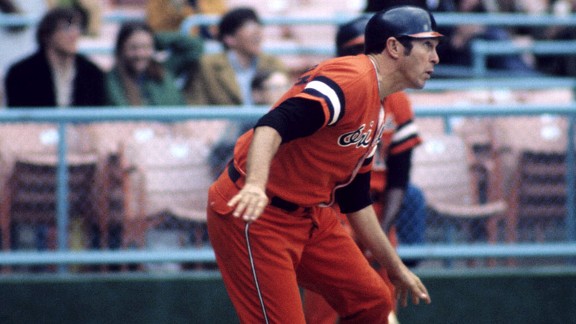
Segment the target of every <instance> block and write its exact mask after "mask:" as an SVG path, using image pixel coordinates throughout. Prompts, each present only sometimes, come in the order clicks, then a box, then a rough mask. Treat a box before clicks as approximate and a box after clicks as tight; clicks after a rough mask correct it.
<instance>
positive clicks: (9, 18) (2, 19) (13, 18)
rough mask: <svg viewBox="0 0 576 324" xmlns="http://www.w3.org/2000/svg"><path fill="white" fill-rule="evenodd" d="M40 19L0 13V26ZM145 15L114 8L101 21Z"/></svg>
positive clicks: (129, 18) (117, 20)
mask: <svg viewBox="0 0 576 324" xmlns="http://www.w3.org/2000/svg"><path fill="white" fill-rule="evenodd" d="M40 19H42V15H41V14H40V15H39V14H6V13H0V27H8V26H34V25H36V24H38V22H39V21H40ZM145 19H146V15H145V14H144V13H141V12H132V11H122V10H114V11H111V12H107V13H105V14H103V15H102V21H103V22H111V23H122V22H125V21H144V20H145Z"/></svg>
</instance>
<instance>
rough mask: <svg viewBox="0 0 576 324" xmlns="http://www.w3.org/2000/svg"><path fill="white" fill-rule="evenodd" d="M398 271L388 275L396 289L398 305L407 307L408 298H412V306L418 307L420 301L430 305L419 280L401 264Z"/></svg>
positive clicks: (429, 300)
mask: <svg viewBox="0 0 576 324" xmlns="http://www.w3.org/2000/svg"><path fill="white" fill-rule="evenodd" d="M399 270H400V271H399V272H398V273H396V274H394V273H389V274H388V275H389V277H390V280H391V281H392V283H393V284H394V286H395V288H396V289H395V291H396V298H397V299H398V300H399V301H400V304H401V305H402V306H403V307H406V306H408V298H409V296H411V297H412V303H413V304H414V305H418V304H419V303H420V301H421V300H422V301H424V302H425V303H426V304H430V303H431V302H432V300H431V299H430V294H429V293H428V290H427V289H426V286H424V284H423V283H422V281H421V280H420V278H418V276H416V275H415V274H414V273H413V272H412V271H410V270H409V269H408V268H407V267H406V266H404V265H403V264H402V265H401V267H400V269H399Z"/></svg>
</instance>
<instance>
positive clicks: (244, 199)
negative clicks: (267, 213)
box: [228, 183, 268, 222]
mask: <svg viewBox="0 0 576 324" xmlns="http://www.w3.org/2000/svg"><path fill="white" fill-rule="evenodd" d="M267 205H268V197H267V196H266V192H265V191H264V189H262V188H260V187H259V186H256V185H251V184H248V183H247V184H245V185H244V187H243V188H242V189H241V190H240V191H239V192H238V193H237V194H236V195H235V196H234V197H232V199H230V201H228V206H229V207H236V208H235V209H234V212H233V213H232V215H234V217H242V219H244V220H245V221H246V222H252V221H255V220H257V219H258V217H260V215H261V214H262V212H263V211H264V208H266V206H267Z"/></svg>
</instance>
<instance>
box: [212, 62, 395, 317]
mask: <svg viewBox="0 0 576 324" xmlns="http://www.w3.org/2000/svg"><path fill="white" fill-rule="evenodd" d="M291 103H292V104H291ZM294 103H296V104H294ZM384 106H385V105H383V104H382V102H381V101H380V98H379V95H378V82H377V76H376V69H375V67H374V65H373V64H372V62H371V61H370V59H369V58H368V57H367V56H365V55H359V56H355V57H343V58H336V59H332V60H328V61H326V62H323V63H321V64H320V65H318V66H316V67H315V68H313V69H311V70H310V71H308V72H306V73H304V74H303V75H302V76H301V77H300V79H299V80H298V82H296V84H295V85H294V86H293V87H292V88H291V89H290V90H289V91H288V92H287V93H286V94H285V95H284V96H283V97H282V98H281V99H280V100H279V101H278V103H277V104H276V105H275V107H274V108H273V109H272V110H271V111H270V112H269V113H268V114H267V115H265V116H264V117H263V118H262V119H261V120H260V121H259V123H258V124H257V126H256V127H259V126H260V125H266V126H271V127H274V128H275V129H276V130H277V131H278V132H279V134H281V135H282V140H283V142H282V144H281V145H280V147H279V149H278V151H277V153H276V154H275V156H274V158H273V160H272V163H271V168H270V176H269V181H268V183H267V187H266V192H267V195H268V197H269V198H270V204H269V205H268V206H267V207H266V209H265V210H264V212H263V214H262V215H261V216H260V218H259V219H258V220H257V221H255V222H245V221H244V220H242V219H241V218H235V217H233V216H232V211H233V207H229V206H228V205H227V202H228V201H229V200H230V199H231V198H232V197H233V196H234V195H235V194H236V193H237V192H238V191H239V190H240V188H242V186H243V184H244V178H245V170H246V160H247V152H248V149H249V146H250V143H251V139H252V136H253V131H249V132H247V133H245V134H244V135H243V136H242V137H240V139H239V140H238V142H237V144H236V147H235V152H234V160H233V161H232V162H231V163H230V164H229V167H228V168H227V170H226V171H225V172H224V173H223V174H222V175H221V176H220V177H219V178H218V180H217V181H216V182H215V183H214V184H213V185H212V186H211V187H210V190H209V197H208V230H209V235H210V240H211V243H212V246H213V248H214V251H215V253H216V260H217V262H218V265H219V268H220V271H221V273H222V277H223V280H224V283H225V285H226V288H227V291H228V294H229V295H230V298H231V300H232V303H233V304H234V307H235V308H236V310H237V313H238V316H239V317H240V320H241V321H242V322H243V323H305V319H304V312H303V309H302V302H301V300H300V291H299V285H300V286H301V287H304V288H306V289H309V290H311V291H315V292H317V293H320V294H321V295H322V296H323V297H324V298H325V299H326V300H327V301H328V303H329V304H330V305H331V306H332V307H333V308H334V309H335V310H336V311H337V312H338V314H339V315H340V317H341V318H342V320H341V322H342V323H348V322H357V323H386V322H387V316H388V313H389V312H390V310H391V309H392V304H393V302H392V296H391V293H390V291H389V288H388V287H387V286H386V284H385V283H384V281H383V280H382V279H381V278H380V277H379V275H378V274H377V273H376V271H375V270H374V269H373V268H372V267H371V266H370V264H369V263H368V261H367V260H366V258H365V257H364V256H363V254H362V252H361V251H360V249H359V248H358V246H357V245H356V243H355V242H354V240H353V239H352V238H351V236H350V235H349V234H348V233H347V232H346V230H345V229H344V227H343V226H342V224H341V222H340V218H339V212H338V208H336V206H337V207H339V208H340V209H342V211H343V212H345V213H346V212H355V211H358V210H360V209H362V208H364V207H366V206H368V205H370V204H371V200H370V197H369V196H370V195H369V187H370V186H369V179H370V170H371V168H372V160H373V154H374V152H375V151H376V145H377V143H378V141H379V138H380V136H381V134H382V132H383V130H384V127H385V124H384V122H383V121H384V120H386V118H385V116H386V114H387V113H389V112H385V110H386V109H385V107H384ZM312 110H314V111H317V112H320V113H319V114H316V115H315V117H314V118H318V115H320V117H319V120H320V122H319V125H318V127H316V128H314V131H313V132H311V133H310V134H307V133H304V134H296V135H294V134H293V132H291V131H290V130H286V129H283V126H282V125H283V123H276V122H275V120H277V119H278V118H280V119H282V120H288V123H290V120H291V119H297V120H298V122H297V123H296V126H298V125H299V123H300V122H302V123H307V122H305V121H306V118H301V119H298V116H299V115H302V114H303V115H306V114H307V113H308V111H312ZM291 126H295V125H294V123H293V124H291ZM303 128H306V127H304V126H303ZM290 129H298V127H291V128H290ZM296 132H298V131H296Z"/></svg>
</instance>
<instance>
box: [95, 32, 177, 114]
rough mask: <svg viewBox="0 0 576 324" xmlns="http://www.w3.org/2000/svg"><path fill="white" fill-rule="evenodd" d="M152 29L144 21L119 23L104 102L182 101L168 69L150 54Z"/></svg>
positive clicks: (165, 102)
mask: <svg viewBox="0 0 576 324" xmlns="http://www.w3.org/2000/svg"><path fill="white" fill-rule="evenodd" d="M154 54H155V47H154V32H153V31H152V29H151V28H150V27H149V26H148V25H147V24H145V23H141V22H129V23H125V24H124V25H122V27H121V28H120V31H119V32H118V36H117V38H116V47H115V56H116V63H115V66H114V67H113V68H112V70H111V71H110V72H109V73H108V74H107V75H106V94H107V96H106V97H107V104H109V105H118V106H149V105H156V106H158V105H166V106H170V105H183V104H185V101H184V97H183V95H182V93H181V92H180V89H178V87H177V85H176V82H175V80H174V76H173V75H172V72H171V71H169V70H168V69H166V68H165V67H164V66H163V65H162V64H161V63H160V62H158V61H156V60H155V58H154Z"/></svg>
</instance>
